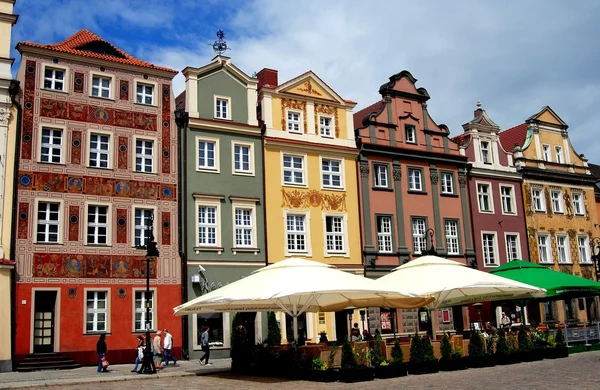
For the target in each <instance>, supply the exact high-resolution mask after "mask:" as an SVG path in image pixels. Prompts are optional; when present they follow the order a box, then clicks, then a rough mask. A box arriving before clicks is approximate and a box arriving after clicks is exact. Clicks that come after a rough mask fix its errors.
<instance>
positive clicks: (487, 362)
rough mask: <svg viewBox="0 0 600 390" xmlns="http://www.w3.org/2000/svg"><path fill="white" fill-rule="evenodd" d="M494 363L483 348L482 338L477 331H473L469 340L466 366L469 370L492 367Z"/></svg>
mask: <svg viewBox="0 0 600 390" xmlns="http://www.w3.org/2000/svg"><path fill="white" fill-rule="evenodd" d="M494 364H495V363H494V361H493V360H492V359H491V356H490V355H488V354H487V353H486V351H485V349H484V347H483V337H482V336H481V333H479V331H478V330H476V329H473V330H472V331H471V338H470V339H469V358H468V359H467V365H468V366H469V367H471V368H480V367H492V366H493V365H494Z"/></svg>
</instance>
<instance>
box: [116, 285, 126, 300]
mask: <svg viewBox="0 0 600 390" xmlns="http://www.w3.org/2000/svg"><path fill="white" fill-rule="evenodd" d="M126 297H127V289H126V288H118V289H117V298H119V299H125V298H126Z"/></svg>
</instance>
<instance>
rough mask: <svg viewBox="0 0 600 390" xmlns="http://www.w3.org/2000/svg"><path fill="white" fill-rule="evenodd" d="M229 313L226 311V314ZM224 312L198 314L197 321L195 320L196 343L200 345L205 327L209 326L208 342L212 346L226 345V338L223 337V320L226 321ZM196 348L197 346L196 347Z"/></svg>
mask: <svg viewBox="0 0 600 390" xmlns="http://www.w3.org/2000/svg"><path fill="white" fill-rule="evenodd" d="M227 315H228V314H227V313H225V316H227ZM223 317H224V314H223V313H206V314H204V313H203V314H196V322H195V325H196V326H195V327H193V328H195V331H196V337H195V341H196V345H197V347H200V346H201V345H200V340H201V337H202V332H203V330H204V327H205V326H207V327H208V329H209V331H208V343H209V345H211V346H218V347H222V346H223V345H225V342H226V340H225V339H224V338H223V334H224V332H223V322H224V318H223ZM194 349H196V348H194Z"/></svg>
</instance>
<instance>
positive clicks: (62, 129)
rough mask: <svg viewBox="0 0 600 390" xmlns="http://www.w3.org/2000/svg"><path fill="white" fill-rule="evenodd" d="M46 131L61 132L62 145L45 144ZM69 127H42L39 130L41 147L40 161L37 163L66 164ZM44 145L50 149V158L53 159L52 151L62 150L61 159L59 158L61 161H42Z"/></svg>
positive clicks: (39, 151)
mask: <svg viewBox="0 0 600 390" xmlns="http://www.w3.org/2000/svg"><path fill="white" fill-rule="evenodd" d="M44 130H50V131H59V132H60V145H57V144H52V143H50V144H44V143H43V134H44ZM66 137H67V127H66V126H62V125H55V124H52V125H48V126H47V125H41V126H40V127H39V128H38V139H39V140H40V141H39V142H40V146H39V148H38V159H37V161H38V162H39V163H42V164H64V163H65V155H66V150H67V147H66V146H67V140H66ZM44 145H45V146H46V147H47V148H48V149H49V151H48V152H49V157H50V159H51V157H52V150H53V149H58V150H60V157H59V161H58V162H53V161H42V148H43V147H44Z"/></svg>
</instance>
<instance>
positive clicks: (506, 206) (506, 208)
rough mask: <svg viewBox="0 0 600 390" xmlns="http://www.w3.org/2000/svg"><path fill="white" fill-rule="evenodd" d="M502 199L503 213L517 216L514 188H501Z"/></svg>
mask: <svg viewBox="0 0 600 390" xmlns="http://www.w3.org/2000/svg"><path fill="white" fill-rule="evenodd" d="M500 197H501V199H502V212H503V213H505V214H515V212H516V210H515V205H514V203H513V187H509V186H500Z"/></svg>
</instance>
